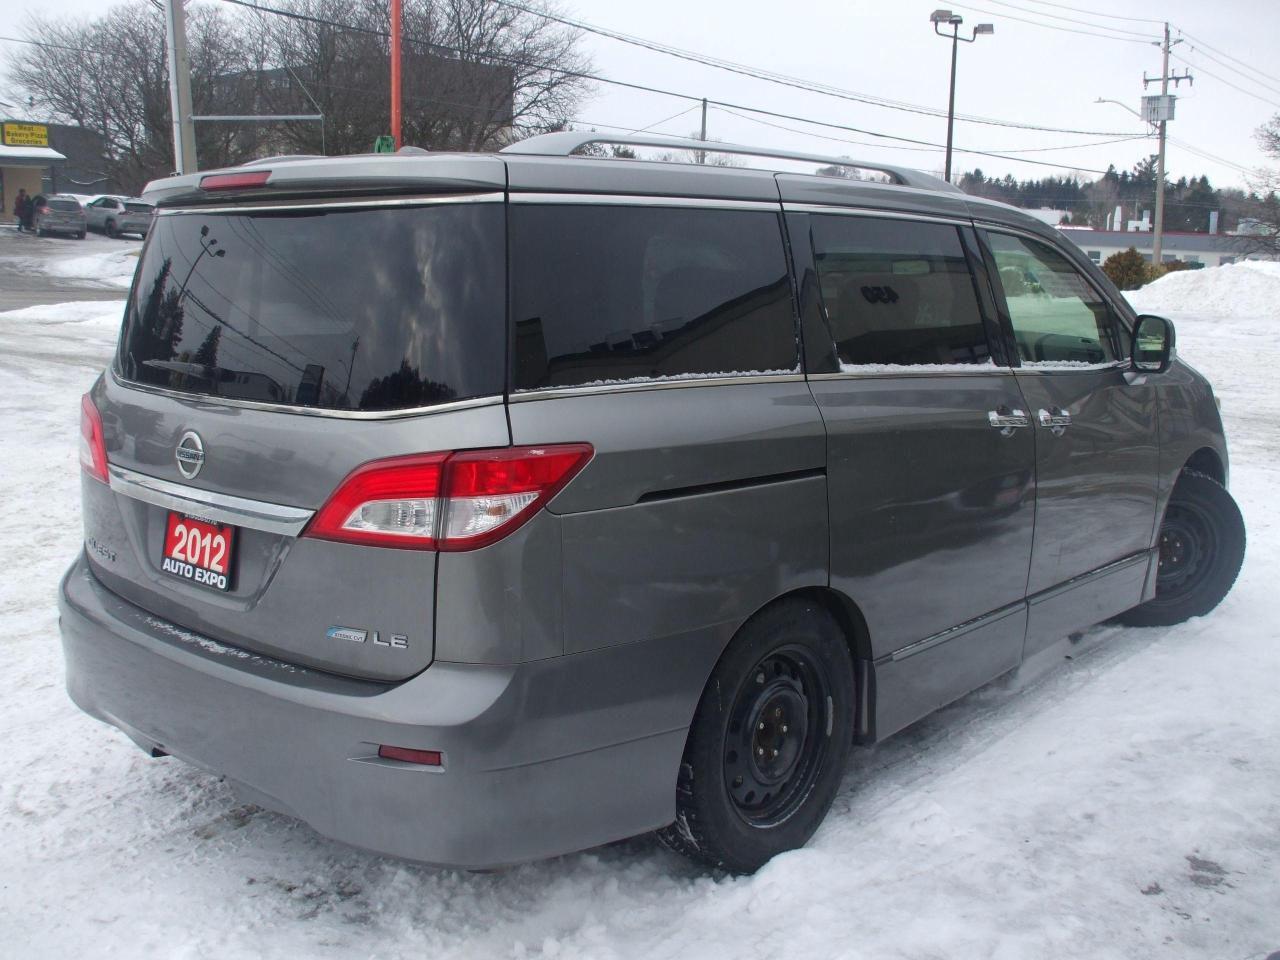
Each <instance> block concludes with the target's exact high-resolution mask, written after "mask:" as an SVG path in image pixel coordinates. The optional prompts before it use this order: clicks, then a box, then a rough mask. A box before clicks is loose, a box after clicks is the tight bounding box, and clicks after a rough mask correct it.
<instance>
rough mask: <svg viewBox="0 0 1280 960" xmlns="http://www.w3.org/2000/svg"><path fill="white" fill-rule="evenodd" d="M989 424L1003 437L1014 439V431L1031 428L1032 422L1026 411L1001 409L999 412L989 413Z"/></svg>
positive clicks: (990, 411)
mask: <svg viewBox="0 0 1280 960" xmlns="http://www.w3.org/2000/svg"><path fill="white" fill-rule="evenodd" d="M987 423H989V424H991V426H993V427H995V428H996V429H997V430H999V431H1000V435H1001V436H1005V437H1012V436H1013V431H1014V430H1016V429H1018V428H1019V427H1029V426H1030V425H1031V420H1030V418H1028V417H1027V413H1026V411H1025V410H1010V409H1009V408H1008V407H1001V408H1000V409H999V410H988V411H987Z"/></svg>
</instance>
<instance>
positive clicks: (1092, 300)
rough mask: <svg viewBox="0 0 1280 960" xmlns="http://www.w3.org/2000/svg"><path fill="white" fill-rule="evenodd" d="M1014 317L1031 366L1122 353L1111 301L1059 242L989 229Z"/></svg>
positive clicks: (1021, 346)
mask: <svg viewBox="0 0 1280 960" xmlns="http://www.w3.org/2000/svg"><path fill="white" fill-rule="evenodd" d="M987 240H988V242H989V243H990V246H991V253H992V255H993V256H994V257H995V261H996V270H997V273H998V275H999V278H1000V286H1001V287H1002V288H1003V289H1004V296H1005V301H1006V302H1007V303H1008V305H1009V319H1010V321H1011V322H1012V324H1013V336H1014V339H1015V341H1016V342H1017V345H1018V355H1019V356H1020V357H1021V358H1022V362H1023V364H1025V365H1035V364H1037V363H1046V364H1063V363H1066V364H1080V363H1085V364H1097V363H1111V362H1113V361H1114V360H1116V359H1117V358H1118V357H1119V351H1118V350H1117V349H1116V343H1115V324H1114V323H1113V321H1112V316H1111V309H1110V307H1108V306H1107V303H1106V301H1105V300H1103V299H1102V296H1101V294H1099V293H1098V292H1097V291H1096V290H1094V288H1093V287H1092V286H1091V285H1090V284H1089V282H1088V281H1087V280H1085V278H1084V277H1083V276H1082V275H1081V274H1080V271H1078V270H1077V269H1076V268H1075V266H1074V265H1072V263H1071V261H1069V260H1068V259H1067V258H1066V257H1065V256H1063V255H1062V254H1061V253H1059V252H1058V251H1056V250H1054V249H1053V247H1051V246H1049V245H1048V244H1046V243H1040V242H1038V241H1036V240H1024V239H1022V238H1021V237H1015V236H1011V235H1010V234H1007V233H989V234H988V235H987Z"/></svg>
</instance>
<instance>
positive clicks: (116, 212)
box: [84, 196, 155, 237]
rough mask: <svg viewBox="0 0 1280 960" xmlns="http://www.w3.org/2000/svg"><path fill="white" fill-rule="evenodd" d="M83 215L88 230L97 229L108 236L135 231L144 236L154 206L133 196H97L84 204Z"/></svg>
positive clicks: (153, 214) (117, 235) (153, 211)
mask: <svg viewBox="0 0 1280 960" xmlns="http://www.w3.org/2000/svg"><path fill="white" fill-rule="evenodd" d="M84 212H85V217H86V218H87V222H88V226H89V229H90V230H98V231H101V232H102V233H105V234H106V235H107V236H108V237H119V236H123V235H124V234H126V233H136V234H137V235H138V236H139V237H145V236H146V235H147V231H148V230H150V229H151V218H152V217H153V216H155V207H153V206H152V205H151V204H149V203H147V202H146V201H145V200H140V199H137V198H134V197H114V196H104V197H98V199H96V200H92V201H90V202H89V203H87V204H85V208H84Z"/></svg>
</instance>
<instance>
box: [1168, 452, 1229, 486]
mask: <svg viewBox="0 0 1280 960" xmlns="http://www.w3.org/2000/svg"><path fill="white" fill-rule="evenodd" d="M1187 472H1191V473H1203V474H1204V475H1205V476H1207V477H1211V478H1212V479H1214V480H1216V481H1217V482H1218V483H1220V484H1222V485H1223V486H1226V484H1227V471H1226V467H1225V466H1224V464H1223V462H1222V458H1221V457H1219V456H1218V452H1217V451H1216V450H1214V449H1213V448H1212V447H1201V448H1200V449H1199V450H1197V451H1196V452H1195V453H1193V454H1191V456H1189V457H1188V458H1187V462H1186V463H1184V464H1183V465H1182V469H1181V470H1179V471H1178V476H1182V474H1184V473H1187Z"/></svg>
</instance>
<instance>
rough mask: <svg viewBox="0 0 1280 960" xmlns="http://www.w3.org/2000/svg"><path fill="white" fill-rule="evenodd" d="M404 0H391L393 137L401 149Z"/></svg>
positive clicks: (397, 146) (397, 147)
mask: <svg viewBox="0 0 1280 960" xmlns="http://www.w3.org/2000/svg"><path fill="white" fill-rule="evenodd" d="M403 15H404V0H391V137H392V139H393V140H395V142H396V149H397V150H399V149H400V147H401V146H403V144H402V143H401V140H400V22H401V20H402V19H403Z"/></svg>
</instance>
